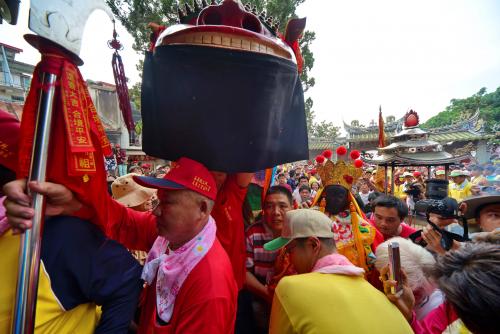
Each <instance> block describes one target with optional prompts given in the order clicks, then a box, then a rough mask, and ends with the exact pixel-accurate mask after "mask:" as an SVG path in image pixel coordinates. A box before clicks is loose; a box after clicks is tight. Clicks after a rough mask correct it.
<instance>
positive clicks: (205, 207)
mask: <svg viewBox="0 0 500 334" xmlns="http://www.w3.org/2000/svg"><path fill="white" fill-rule="evenodd" d="M134 181H136V182H137V183H139V184H140V185H142V186H145V187H150V188H156V189H158V199H159V204H158V205H157V206H156V207H155V208H154V209H153V210H152V213H151V212H138V211H133V210H129V209H128V208H126V207H124V206H122V205H121V204H119V203H118V202H115V201H113V200H112V199H110V198H109V197H107V196H103V200H104V201H107V202H106V207H107V210H108V213H109V217H110V220H109V221H108V226H106V229H107V230H106V233H107V235H109V236H111V237H112V238H114V239H115V240H117V241H119V242H121V243H123V244H124V245H125V246H126V247H128V248H132V249H138V250H150V251H149V254H148V257H147V259H146V264H145V266H144V270H143V273H142V278H143V279H144V280H145V281H146V289H145V290H144V297H145V298H144V299H143V300H144V303H143V305H142V307H143V308H142V312H141V318H140V321H139V330H138V333H140V334H146V333H147V334H150V333H155V334H156V333H158V334H163V333H168V334H173V333H177V334H185V333H200V334H227V333H232V332H233V329H234V321H235V318H236V296H237V286H236V281H235V279H234V275H233V271H232V267H231V262H230V261H229V258H228V256H227V253H226V252H225V251H224V249H223V248H222V246H221V244H220V242H219V240H218V239H217V237H216V225H215V221H214V219H213V218H212V217H211V216H210V212H211V210H212V208H213V206H214V201H215V199H216V197H217V187H216V183H215V180H214V178H213V176H212V175H211V173H210V172H209V171H208V170H207V168H206V167H205V166H203V165H202V164H201V163H199V162H196V161H194V160H191V159H189V158H180V159H179V160H178V161H176V162H175V163H173V164H172V169H171V171H170V172H169V173H168V174H166V175H165V177H164V178H163V179H158V178H154V177H142V176H135V177H134ZM22 183H23V181H22V180H17V181H14V182H11V183H10V184H9V185H8V187H7V190H8V191H6V193H7V194H8V199H7V200H6V202H7V205H6V207H7V212H8V213H7V215H8V217H9V220H10V223H11V224H13V225H14V226H16V227H17V228H20V229H23V228H29V227H30V221H26V217H29V215H30V214H32V213H31V212H30V209H29V208H27V207H24V206H22V205H19V204H18V203H19V201H23V200H24V201H28V200H29V198H27V195H25V194H23V191H22V190H23V189H22V188H21V185H20V184H22ZM30 186H31V185H30ZM44 186H46V187H49V186H51V187H52V188H54V191H52V192H51V191H47V192H46V194H47V196H48V197H49V198H51V199H52V202H51V203H50V206H61V207H64V208H65V210H66V211H68V212H70V213H71V211H74V212H76V211H77V210H83V209H85V208H84V207H82V203H80V202H79V201H78V200H77V199H76V198H75V197H74V195H73V194H72V193H71V191H69V190H68V189H67V188H65V187H64V186H61V185H53V184H50V183H44ZM56 187H57V189H56ZM73 202H74V203H76V204H74V205H70V204H69V203H73ZM70 206H72V207H70ZM9 208H10V210H9Z"/></svg>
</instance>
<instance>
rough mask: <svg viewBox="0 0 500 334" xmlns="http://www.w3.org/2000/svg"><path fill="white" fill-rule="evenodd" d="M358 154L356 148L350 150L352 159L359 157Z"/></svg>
mask: <svg viewBox="0 0 500 334" xmlns="http://www.w3.org/2000/svg"><path fill="white" fill-rule="evenodd" d="M360 155H361V154H360V153H359V151H358V150H353V151H351V159H352V160H356V159H357V158H359V156H360Z"/></svg>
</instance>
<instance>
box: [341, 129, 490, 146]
mask: <svg viewBox="0 0 500 334" xmlns="http://www.w3.org/2000/svg"><path fill="white" fill-rule="evenodd" d="M428 136H429V140H433V141H437V142H440V143H447V142H450V141H457V142H460V141H471V140H479V139H485V138H491V137H492V135H484V134H477V133H474V132H470V131H454V132H446V133H439V132H437V133H432V132H430V133H429V134H428ZM385 137H386V139H388V138H389V139H390V138H391V137H389V136H387V134H386V136H385ZM349 141H350V142H351V143H358V142H369V141H374V142H376V141H378V133H366V134H363V135H357V136H355V137H351V138H350V139H349Z"/></svg>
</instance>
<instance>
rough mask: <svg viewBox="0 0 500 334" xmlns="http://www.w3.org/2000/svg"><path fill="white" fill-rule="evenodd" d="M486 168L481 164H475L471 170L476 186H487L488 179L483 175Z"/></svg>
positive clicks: (472, 179)
mask: <svg viewBox="0 0 500 334" xmlns="http://www.w3.org/2000/svg"><path fill="white" fill-rule="evenodd" d="M483 171H484V168H483V167H481V166H474V167H473V168H472V172H471V176H472V178H471V183H472V184H473V185H475V186H481V187H484V186H487V185H488V180H486V178H485V177H484V176H483Z"/></svg>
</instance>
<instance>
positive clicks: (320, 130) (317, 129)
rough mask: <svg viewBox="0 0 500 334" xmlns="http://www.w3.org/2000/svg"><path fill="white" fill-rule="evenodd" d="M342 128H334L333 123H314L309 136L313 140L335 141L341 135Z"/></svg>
mask: <svg viewBox="0 0 500 334" xmlns="http://www.w3.org/2000/svg"><path fill="white" fill-rule="evenodd" d="M339 130H340V128H339V127H338V126H334V125H333V123H332V122H327V121H321V122H320V123H314V125H313V127H312V131H311V132H310V134H309V136H310V137H313V138H328V139H334V138H336V137H337V136H338V135H339Z"/></svg>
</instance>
